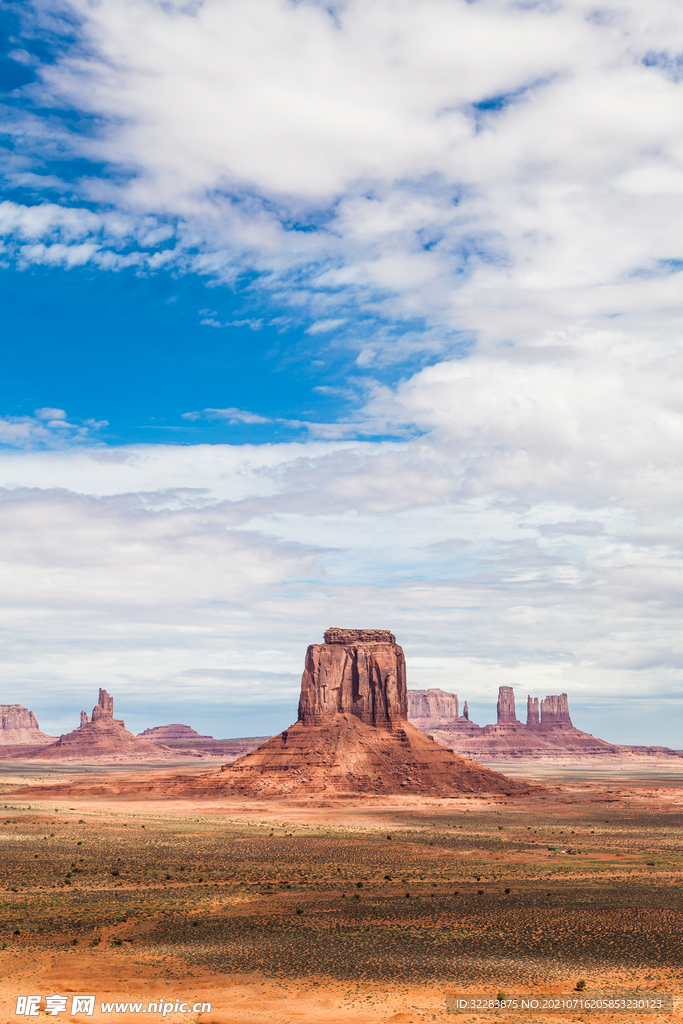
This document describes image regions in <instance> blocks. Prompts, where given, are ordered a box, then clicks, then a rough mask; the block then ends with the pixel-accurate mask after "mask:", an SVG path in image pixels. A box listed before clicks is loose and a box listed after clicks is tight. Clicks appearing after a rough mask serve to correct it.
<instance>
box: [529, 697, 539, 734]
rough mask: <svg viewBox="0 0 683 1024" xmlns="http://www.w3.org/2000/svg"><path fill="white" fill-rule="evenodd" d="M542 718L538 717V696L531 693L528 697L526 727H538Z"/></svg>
mask: <svg viewBox="0 0 683 1024" xmlns="http://www.w3.org/2000/svg"><path fill="white" fill-rule="evenodd" d="M539 724H540V720H539V717H538V697H533V698H532V696H531V694H529V696H528V697H527V699H526V727H527V729H538V726H539Z"/></svg>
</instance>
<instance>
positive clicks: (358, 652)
mask: <svg viewBox="0 0 683 1024" xmlns="http://www.w3.org/2000/svg"><path fill="white" fill-rule="evenodd" d="M216 781H217V784H218V789H219V790H220V791H223V792H226V793H227V792H232V793H236V794H244V795H251V796H257V795H258V796H282V795H285V794H313V793H325V794H328V795H333V794H342V793H345V794H359V793H366V794H369V793H377V794H391V793H420V794H424V795H429V796H453V795H457V794H458V793H474V792H491V793H503V794H508V795H512V794H514V793H522V792H528V791H529V787H528V786H527V785H526V784H523V783H518V782H514V781H512V780H511V779H508V778H506V777H505V776H503V775H500V774H498V773H497V772H493V771H491V770H489V769H487V768H484V767H483V766H482V765H478V764H475V763H474V762H472V761H469V760H467V759H465V758H463V757H461V756H460V755H458V754H456V753H454V752H453V751H452V750H448V749H445V748H444V747H442V746H439V745H438V744H437V743H435V742H434V740H433V739H432V738H431V737H429V736H426V735H425V734H424V733H421V732H420V731H419V730H418V729H416V728H415V726H414V725H411V724H410V723H409V722H408V700H407V686H406V669H405V658H404V656H403V651H402V650H401V648H400V647H399V646H398V645H397V644H396V640H395V638H394V636H393V634H392V633H390V632H389V631H388V630H342V629H336V628H335V629H329V630H328V631H327V632H326V633H325V643H324V644H312V645H311V646H310V647H309V648H308V650H307V652H306V660H305V668H304V673H303V676H302V680H301V699H300V701H299V718H298V721H297V722H296V723H295V724H294V725H292V726H291V727H290V728H289V729H285V731H284V732H282V733H280V734H279V735H278V736H274V737H273V738H272V739H270V740H268V742H266V743H264V744H263V745H262V746H260V747H259V748H258V749H257V750H255V751H253V752H252V753H250V754H247V755H246V756H245V757H242V758H240V759H239V760H237V761H235V762H234V763H232V764H230V765H225V766H224V767H223V768H222V769H221V772H220V774H219V777H218V780H216ZM192 785H193V786H194V785H195V783H192Z"/></svg>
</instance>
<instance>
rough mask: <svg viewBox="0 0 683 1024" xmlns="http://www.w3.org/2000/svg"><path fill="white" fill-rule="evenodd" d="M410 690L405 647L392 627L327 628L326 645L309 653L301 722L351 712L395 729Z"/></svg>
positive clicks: (403, 715)
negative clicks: (397, 638) (402, 646)
mask: <svg viewBox="0 0 683 1024" xmlns="http://www.w3.org/2000/svg"><path fill="white" fill-rule="evenodd" d="M407 691H408V687H407V683H406V663H405V658H404V656H403V650H402V649H401V648H400V647H399V646H398V644H397V643H396V638H395V637H394V635H393V633H390V632H389V630H388V629H334V628H333V629H328V630H326V632H325V643H324V644H311V645H310V647H309V648H308V650H307V651H306V662H305V668H304V673H303V676H302V678H301V697H300V699H299V721H300V722H301V723H303V725H322V724H323V723H324V722H327V721H329V720H330V719H331V718H333V717H334V716H336V715H343V714H352V715H355V717H356V718H358V719H360V721H361V722H365V723H366V725H374V726H375V727H377V728H380V729H388V730H390V731H391V730H393V729H396V728H398V727H399V726H400V725H401V724H402V723H403V722H404V721H405V720H406V719H407V718H408V695H407Z"/></svg>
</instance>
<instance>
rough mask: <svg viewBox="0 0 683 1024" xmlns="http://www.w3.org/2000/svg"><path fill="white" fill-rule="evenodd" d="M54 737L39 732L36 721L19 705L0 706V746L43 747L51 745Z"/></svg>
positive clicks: (33, 716) (34, 717) (31, 714)
mask: <svg viewBox="0 0 683 1024" xmlns="http://www.w3.org/2000/svg"><path fill="white" fill-rule="evenodd" d="M53 740H54V736H48V735H47V733H44V732H41V731H40V726H39V725H38V719H37V718H36V716H35V715H34V714H33V712H32V711H29V710H28V708H25V707H23V705H21V704H0V745H1V746H3V747H7V746H15V745H16V744H27V743H29V744H31V745H32V746H33V745H35V746H44V745H45V744H46V743H52V741H53Z"/></svg>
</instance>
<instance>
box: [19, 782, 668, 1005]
mask: <svg viewBox="0 0 683 1024" xmlns="http://www.w3.org/2000/svg"><path fill="white" fill-rule="evenodd" d="M495 767H496V769H497V770H502V771H506V769H507V770H509V773H510V774H514V775H515V776H516V777H517V778H519V779H528V780H529V781H532V782H534V781H535V782H537V783H539V784H541V785H542V786H543V787H544V789H543V790H542V791H539V792H536V793H535V794H533V795H531V796H529V795H528V796H521V797H513V798H506V797H504V796H496V797H489V798H486V797H461V798H456V799H429V798H419V797H414V796H401V797H384V798H373V797H366V798H362V799H359V798H358V797H354V798H352V799H343V798H336V799H334V800H323V799H321V798H318V797H314V798H308V799H303V798H302V799H289V800H287V801H280V802H278V801H274V800H270V801H262V802H259V801H255V800H253V799H252V800H248V799H241V800H238V799H226V798H220V799H212V798H210V797H209V798H207V797H204V798H202V799H188V798H176V799H164V798H163V797H161V796H160V795H159V794H160V793H163V771H160V767H159V765H158V764H155V765H153V766H151V765H150V766H149V768H145V767H144V766H140V765H136V767H135V769H134V772H132V771H131V772H124V771H122V769H121V767H116V768H110V769H106V768H103V767H102V766H98V767H93V768H90V769H89V768H87V767H78V768H74V767H66V766H64V767H58V766H55V765H49V766H46V765H42V766H41V765H37V764H35V763H32V764H31V765H26V764H15V765H13V766H12V767H11V768H10V767H8V766H7V765H3V767H2V774H1V775H0V784H1V785H2V793H1V794H0V798H1V799H0V813H2V814H3V815H4V817H3V818H2V819H1V821H0V843H1V844H2V858H1V866H0V946H1V948H0V977H1V979H2V980H1V982H0V994H1V1000H0V1008H1V1011H2V1016H1V1018H0V1019H1V1020H2V1021H3V1022H5V1021H17V1020H20V1019H22V1018H21V1017H17V1016H15V1012H14V1011H15V1006H16V999H17V996H18V995H22V994H38V993H41V994H42V995H43V996H46V995H51V994H53V993H58V994H62V995H65V996H68V997H69V999H71V995H72V994H73V993H84V994H89V993H95V994H96V995H97V1004H96V1010H95V1013H94V1015H93V1016H90V1017H86V1016H84V1015H83V1014H79V1015H78V1016H77V1017H75V1018H74V1019H78V1020H92V1021H101V1020H108V1021H112V1020H132V1019H137V1020H140V1019H141V1018H140V1016H139V1014H131V1013H130V1012H128V1013H116V1012H114V1011H112V1012H109V1013H104V1014H103V1013H102V1011H101V1009H100V1003H101V1002H104V1001H106V1000H112V1001H113V1000H116V1001H118V1002H121V1003H123V1002H127V1001H136V1000H139V1001H141V1002H142V1005H143V1006H145V1007H146V1006H147V1005H148V1001H151V1000H154V999H159V1000H171V1001H172V1002H174V1001H175V1000H176V999H180V1000H188V1001H190V1002H192V1003H193V1004H194V1002H195V1001H202V1002H210V1003H211V1010H210V1011H208V1010H205V1011H204V1012H200V1013H180V1012H179V1013H175V1011H174V1010H173V1011H171V1012H167V1013H166V1015H165V1017H163V1019H165V1020H166V1021H174V1022H175V1021H179V1020H183V1021H186V1022H193V1024H194V1022H195V1021H201V1022H202V1024H209V1022H215V1024H247V1022H249V1024H260V1022H264V1024H265V1022H279V1024H293V1022H302V1024H307V1022H311V1024H314V1022H315V1024H318V1022H321V1024H322V1022H325V1024H342V1022H349V1024H350V1022H354V1024H366V1022H367V1024H371V1022H372V1024H374V1022H386V1021H394V1022H397V1024H398V1022H402V1024H418V1022H420V1024H421V1022H423V1021H428V1022H430V1021H433V1020H438V1021H440V1020H457V1019H461V1020H462V1021H463V1022H465V1021H471V1020H490V1019H498V1018H501V1019H502V1018H503V1017H506V1018H508V1019H514V1018H520V1019H529V1020H534V1021H539V1022H540V1021H542V1020H546V1019H551V1018H552V1019H553V1020H561V1019H565V1020H569V1019H577V1018H579V1017H580V1018H581V1019H583V1020H586V1021H588V1020H591V1019H593V1016H594V1017H595V1019H596V1020H604V1019H605V1014H604V1013H602V1014H595V1015H593V1016H591V1014H586V1013H578V1012H577V1013H569V1014H567V1013H562V1014H557V1015H555V1014H551V1015H547V1014H543V1013H540V1012H536V1013H530V1014H524V1013H516V1014H513V1015H512V1016H510V1014H507V1013H502V1012H499V1011H493V1012H489V1011H487V1012H482V1013H476V1012H469V1011H468V1012H465V1013H462V1014H459V1015H454V1014H451V1013H449V1012H447V1011H446V1005H447V1001H448V1000H449V998H450V997H452V996H453V995H458V996H460V995H464V996H468V995H476V996H482V997H483V996H486V997H488V998H493V999H495V997H496V995H497V994H498V993H499V992H505V993H506V994H507V995H510V994H515V995H521V994H524V993H526V994H534V993H536V994H566V995H571V994H572V992H575V987H576V984H577V982H578V981H579V980H581V979H583V980H584V981H585V983H586V987H585V994H586V995H588V994H592V993H593V994H594V993H600V992H627V991H628V992H634V991H635V990H636V989H638V988H639V989H640V991H641V992H646V991H653V990H656V991H658V992H667V993H673V994H674V995H676V996H678V997H679V998H680V997H681V996H682V995H683V985H682V983H681V964H682V963H683V885H682V882H683V846H682V843H681V838H682V832H681V825H682V824H683V771H681V769H680V768H676V767H674V768H672V767H670V766H665V765H661V766H658V765H657V764H656V763H655V762H653V763H650V764H645V763H643V764H640V765H639V764H636V763H634V762H632V763H626V764H623V763H616V764H615V763H612V764H602V765H601V764H575V765H574V766H572V767H562V766H561V765H557V764H554V765H553V764H545V765H544V764H539V763H534V764H520V763H515V764H514V766H504V765H500V764H496V765H495ZM183 770H185V771H192V772H197V773H200V772H202V771H206V766H204V767H198V766H196V765H195V766H192V767H189V766H188V767H187V768H184V769H183ZM168 771H169V774H177V773H178V771H179V767H178V765H177V763H176V764H175V765H174V766H173V767H172V768H169V769H168ZM147 778H149V779H150V780H152V779H153V780H154V788H153V791H152V792H150V793H148V794H147V795H146V796H144V795H141V794H133V795H130V793H129V795H126V794H125V791H126V790H129V791H130V789H131V780H132V781H135V780H137V781H138V782H139V783H141V782H144V781H145V780H146V779H147ZM53 787H54V788H53ZM76 794H79V795H76ZM550 847H558V848H559V850H551V849H549V848H550ZM562 851H567V852H562ZM682 1007H683V1003H678V1004H676V1003H674V1011H673V1013H672V1012H668V1013H664V1014H655V1015H652V1014H651V1015H647V1014H645V1015H643V1014H637V1015H634V1014H620V1013H616V1014H612V1015H608V1016H609V1017H610V1019H612V1020H621V1019H625V1020H626V1019H628V1020H633V1019H637V1020H639V1021H646V1020H655V1019H656V1020H659V1021H664V1020H681V1019H682V1017H681V1011H682ZM41 1016H42V1013H41ZM156 1017H160V1018H161V1017H162V1014H161V1013H158V1014H153V1018H156ZM68 1018H69V1014H68V1012H66V1013H60V1014H59V1015H56V1016H54V1017H51V1018H50V1019H55V1020H60V1019H61V1020H65V1019H68ZM142 1019H146V1018H142Z"/></svg>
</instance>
